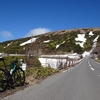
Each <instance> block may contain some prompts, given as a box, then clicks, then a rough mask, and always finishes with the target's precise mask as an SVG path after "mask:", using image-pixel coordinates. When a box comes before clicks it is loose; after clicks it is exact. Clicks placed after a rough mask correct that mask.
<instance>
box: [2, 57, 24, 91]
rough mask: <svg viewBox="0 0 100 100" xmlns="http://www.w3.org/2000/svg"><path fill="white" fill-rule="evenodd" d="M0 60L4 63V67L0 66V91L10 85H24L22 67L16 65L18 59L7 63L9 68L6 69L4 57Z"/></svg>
mask: <svg viewBox="0 0 100 100" xmlns="http://www.w3.org/2000/svg"><path fill="white" fill-rule="evenodd" d="M0 61H2V62H3V65H4V69H3V68H0V92H3V91H5V90H6V89H7V88H10V87H12V88H14V87H15V86H22V85H24V83H25V72H24V71H23V70H22V68H20V67H18V65H17V63H18V60H17V59H16V60H15V61H13V62H12V63H11V64H10V65H9V66H10V70H8V69H7V66H6V64H5V59H4V58H0ZM11 67H13V68H11Z"/></svg>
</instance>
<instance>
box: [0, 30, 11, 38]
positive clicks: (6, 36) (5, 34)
mask: <svg viewBox="0 0 100 100" xmlns="http://www.w3.org/2000/svg"><path fill="white" fill-rule="evenodd" d="M0 35H1V36H2V37H4V38H9V37H12V34H11V32H9V31H2V32H0Z"/></svg>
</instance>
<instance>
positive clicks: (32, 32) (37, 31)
mask: <svg viewBox="0 0 100 100" xmlns="http://www.w3.org/2000/svg"><path fill="white" fill-rule="evenodd" d="M48 32H50V29H48V28H41V27H40V28H35V29H33V30H30V31H29V32H28V34H27V35H26V37H28V36H35V35H39V34H43V33H48Z"/></svg>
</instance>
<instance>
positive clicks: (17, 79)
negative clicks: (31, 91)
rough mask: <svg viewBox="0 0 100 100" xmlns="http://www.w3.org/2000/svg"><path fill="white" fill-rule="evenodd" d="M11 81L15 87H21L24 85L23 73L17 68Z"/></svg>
mask: <svg viewBox="0 0 100 100" xmlns="http://www.w3.org/2000/svg"><path fill="white" fill-rule="evenodd" d="M12 79H13V82H14V84H15V86H22V85H24V83H25V72H24V71H23V70H22V69H21V68H17V69H16V70H15V71H14V72H13V73H12Z"/></svg>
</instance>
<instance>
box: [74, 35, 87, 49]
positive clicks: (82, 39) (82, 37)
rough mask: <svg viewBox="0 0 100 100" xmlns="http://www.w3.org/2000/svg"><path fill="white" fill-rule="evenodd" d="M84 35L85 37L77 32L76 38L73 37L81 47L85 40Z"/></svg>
mask: <svg viewBox="0 0 100 100" xmlns="http://www.w3.org/2000/svg"><path fill="white" fill-rule="evenodd" d="M84 37H85V34H78V38H75V40H76V44H79V45H80V46H81V47H83V45H84V43H85V42H86V38H84ZM78 41H80V42H78Z"/></svg>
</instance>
